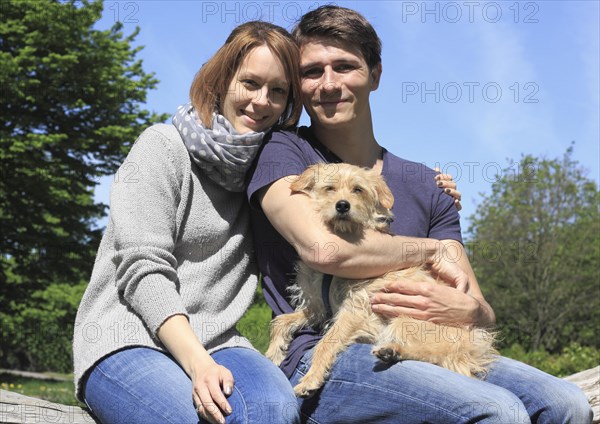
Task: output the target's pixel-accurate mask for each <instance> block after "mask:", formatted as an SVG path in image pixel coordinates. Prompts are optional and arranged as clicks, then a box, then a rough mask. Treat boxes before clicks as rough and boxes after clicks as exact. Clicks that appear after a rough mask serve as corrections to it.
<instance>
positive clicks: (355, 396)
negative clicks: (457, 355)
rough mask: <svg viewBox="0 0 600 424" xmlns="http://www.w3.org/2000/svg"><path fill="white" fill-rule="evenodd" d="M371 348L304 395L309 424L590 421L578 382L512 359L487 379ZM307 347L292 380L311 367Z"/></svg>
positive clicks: (343, 357) (343, 361)
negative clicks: (384, 355) (394, 359)
mask: <svg viewBox="0 0 600 424" xmlns="http://www.w3.org/2000/svg"><path fill="white" fill-rule="evenodd" d="M371 348H372V346H371V345H367V344H354V345H351V346H350V347H349V348H348V349H347V350H346V351H344V352H343V353H342V354H340V356H339V357H338V359H337V361H336V363H335V364H334V366H333V368H332V370H331V374H330V376H329V379H328V380H327V382H326V383H325V385H324V386H323V388H322V389H321V390H320V391H319V392H318V393H317V394H316V395H315V396H314V397H312V398H309V399H305V400H301V401H300V405H301V414H302V420H303V422H308V423H336V424H341V423H378V424H380V423H394V424H399V423H473V422H484V423H498V424H508V423H529V422H536V423H552V424H559V423H573V424H585V423H590V422H591V420H592V411H591V408H590V406H589V404H588V402H587V399H586V397H585V395H584V394H583V392H582V391H581V390H580V389H579V388H578V387H577V386H575V385H574V384H571V383H569V382H566V381H563V380H561V379H558V378H556V377H553V376H551V375H548V374H546V373H544V372H542V371H540V370H538V369H536V368H533V367H530V366H528V365H525V364H523V363H520V362H517V361H513V360H511V359H508V358H502V357H500V358H498V360H497V361H496V362H495V363H494V366H493V368H492V369H491V370H490V372H489V373H488V375H487V377H486V378H485V380H484V381H482V380H478V379H475V378H470V377H465V376H462V375H459V374H457V373H454V372H452V371H448V370H446V369H444V368H441V367H438V366H435V365H432V364H429V363H425V362H418V361H410V360H406V361H402V362H398V363H396V364H393V365H391V366H390V365H385V364H383V363H382V362H381V361H379V360H378V359H377V358H376V357H375V356H374V355H372V354H371ZM312 354H313V351H312V350H311V351H309V352H307V353H306V354H305V355H304V357H303V359H302V361H301V362H300V364H299V365H298V367H297V369H296V371H295V372H294V374H293V375H292V378H291V382H292V385H296V384H297V383H298V381H299V380H300V378H301V377H302V376H303V375H304V374H305V373H306V372H307V371H308V369H309V367H310V363H311V359H312Z"/></svg>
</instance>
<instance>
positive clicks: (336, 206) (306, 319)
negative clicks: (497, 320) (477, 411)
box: [266, 164, 497, 397]
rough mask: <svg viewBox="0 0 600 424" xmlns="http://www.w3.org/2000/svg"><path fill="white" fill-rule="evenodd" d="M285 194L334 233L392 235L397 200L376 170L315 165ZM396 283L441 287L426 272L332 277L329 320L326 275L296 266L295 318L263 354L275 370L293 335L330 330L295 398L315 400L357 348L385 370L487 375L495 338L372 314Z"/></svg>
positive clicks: (275, 325)
mask: <svg viewBox="0 0 600 424" xmlns="http://www.w3.org/2000/svg"><path fill="white" fill-rule="evenodd" d="M290 188H291V189H292V191H294V192H302V193H305V194H308V195H309V196H310V197H311V198H312V199H314V201H315V204H316V207H317V210H318V212H320V214H321V216H322V217H323V220H324V222H325V223H326V224H327V225H328V226H329V227H330V228H331V230H332V231H333V232H335V233H338V234H344V235H345V236H348V235H353V236H355V237H358V238H360V237H361V236H362V233H363V232H364V230H365V229H368V228H369V229H375V230H378V231H382V232H388V231H389V223H390V222H391V220H392V217H393V215H392V212H391V208H392V205H393V203H394V197H393V195H392V193H391V191H390V190H389V188H388V186H387V184H386V183H385V181H384V179H383V177H381V176H380V175H379V174H377V173H376V172H375V171H373V170H369V169H365V168H359V167H357V166H353V165H348V164H317V165H313V166H311V167H309V168H308V169H307V170H306V171H304V172H303V173H302V175H301V176H300V177H299V179H298V180H296V181H295V182H294V183H292V184H291V186H290ZM394 280H405V281H406V280H409V281H415V283H419V282H425V281H430V282H437V283H440V284H443V282H441V281H438V280H436V279H435V278H434V277H433V276H432V275H431V274H430V273H429V272H428V271H427V270H426V269H425V268H423V267H420V268H419V267H416V268H409V269H405V270H401V271H395V272H390V273H387V274H386V275H384V276H382V277H380V278H376V279H372V280H348V279H342V278H337V277H334V278H333V280H332V282H331V287H330V293H329V301H330V305H331V309H332V311H333V314H334V316H333V318H331V320H329V321H327V320H328V318H329V317H328V316H327V311H326V307H325V305H324V303H323V299H322V298H321V288H322V284H323V274H322V273H320V272H317V271H314V270H312V269H310V268H309V267H308V266H306V265H305V264H304V263H303V262H301V261H300V262H299V263H298V264H297V276H296V281H295V283H296V284H295V285H294V286H292V287H291V288H290V291H291V293H292V299H293V300H292V304H293V305H295V307H296V311H295V312H293V313H290V314H285V315H280V316H278V317H276V318H275V319H274V320H273V321H272V322H271V343H270V345H269V348H268V350H267V352H266V355H267V357H268V358H269V359H271V360H272V361H273V362H274V363H275V364H277V365H279V364H280V363H281V361H282V360H283V359H284V358H285V356H286V352H287V348H288V345H289V343H290V342H291V340H292V338H293V335H294V333H295V332H296V331H298V330H299V329H301V328H303V327H304V326H307V325H310V326H314V327H316V328H318V327H321V326H323V324H325V323H326V322H327V326H326V327H325V329H326V332H325V334H324V336H323V338H322V339H321V340H320V341H319V343H318V344H317V345H316V347H315V351H314V355H313V359H312V365H311V367H310V370H309V371H308V373H307V374H306V375H305V376H304V377H303V378H302V379H301V380H300V382H299V384H298V385H297V386H296V387H295V388H294V391H295V393H296V395H298V396H300V397H309V396H311V395H313V394H314V393H315V392H316V391H317V390H318V389H319V388H320V387H321V386H322V385H323V383H324V381H325V379H326V378H327V376H328V374H329V371H330V369H331V367H332V365H333V363H334V362H335V359H336V357H337V355H338V354H339V353H340V352H342V351H343V350H344V349H346V348H347V347H348V346H349V345H350V344H352V343H357V342H362V343H371V344H374V347H373V354H374V355H376V356H377V357H378V358H379V359H380V360H382V361H383V362H386V363H393V362H396V361H400V360H402V359H413V360H419V361H425V362H431V363H433V364H436V365H439V366H442V367H445V368H448V369H450V370H453V371H456V372H458V373H460V374H464V375H467V376H476V375H481V374H484V373H485V372H486V369H487V366H488V365H489V364H490V363H491V362H492V361H493V358H494V356H495V354H496V353H497V352H496V351H495V349H494V347H493V344H494V338H495V336H494V333H492V332H489V331H487V330H484V329H479V328H471V327H457V326H450V325H442V324H435V323H432V322H427V321H421V320H417V319H414V318H410V317H407V316H399V317H396V318H393V319H390V318H386V317H384V316H382V315H380V314H376V313H373V311H372V310H371V305H370V301H369V298H370V296H371V295H373V294H375V293H377V292H379V291H381V290H382V289H383V288H384V287H385V286H386V285H387V284H388V283H390V282H391V281H394Z"/></svg>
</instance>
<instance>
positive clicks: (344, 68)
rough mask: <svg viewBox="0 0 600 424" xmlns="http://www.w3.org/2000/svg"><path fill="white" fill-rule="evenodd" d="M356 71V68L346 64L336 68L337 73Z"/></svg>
mask: <svg viewBox="0 0 600 424" xmlns="http://www.w3.org/2000/svg"><path fill="white" fill-rule="evenodd" d="M353 69H354V66H352V65H350V64H347V63H344V64H341V65H338V66H336V67H335V70H336V72H348V71H351V70H353Z"/></svg>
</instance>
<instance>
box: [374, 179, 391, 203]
mask: <svg viewBox="0 0 600 424" xmlns="http://www.w3.org/2000/svg"><path fill="white" fill-rule="evenodd" d="M375 192H377V197H378V198H379V204H380V205H381V207H383V208H385V209H392V206H394V195H393V194H392V192H391V191H390V189H389V187H388V185H387V184H386V182H385V180H384V179H383V177H381V176H379V178H377V183H376V184H375Z"/></svg>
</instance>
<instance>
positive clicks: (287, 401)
mask: <svg viewBox="0 0 600 424" xmlns="http://www.w3.org/2000/svg"><path fill="white" fill-rule="evenodd" d="M211 356H212V357H213V359H214V360H215V361H216V362H217V363H218V364H221V365H223V366H224V367H226V368H228V369H229V370H230V371H231V373H232V374H233V378H234V379H235V385H234V391H233V393H232V394H231V396H229V398H228V399H227V400H228V401H229V404H230V405H231V407H232V409H233V413H232V414H231V415H229V416H228V417H226V421H227V423H282V424H283V423H298V422H299V421H300V418H299V412H298V403H297V400H296V397H295V396H294V392H293V391H292V386H291V385H290V383H289V381H288V380H287V379H286V378H285V375H284V374H283V372H281V370H279V368H277V367H276V366H275V365H274V364H273V363H272V362H271V361H269V360H268V359H267V358H265V357H264V356H262V355H261V354H260V353H258V352H256V351H253V350H250V349H245V348H228V349H222V350H219V351H217V352H215V353H213V354H212V355H211ZM84 396H85V401H86V403H87V405H88V406H89V408H90V409H91V410H92V412H93V413H94V415H95V416H96V417H98V418H99V419H100V421H101V422H102V423H105V424H108V423H127V424H135V423H139V424H152V423H173V424H187V423H199V422H200V423H204V422H205V421H204V420H201V419H200V418H199V416H198V414H197V413H196V409H195V407H194V403H193V401H192V382H191V380H190V379H189V377H188V376H187V374H186V373H185V372H184V371H183V369H181V368H180V367H179V365H178V364H177V362H175V360H174V359H173V358H172V357H171V356H170V355H167V354H165V353H162V352H159V351H157V350H154V349H148V348H131V349H126V350H122V351H119V352H116V353H114V354H112V355H110V356H109V357H107V358H105V359H104V360H102V361H101V362H100V363H99V364H98V365H96V366H95V367H94V368H93V370H92V371H91V373H90V375H89V377H88V379H87V382H86V385H85V391H84Z"/></svg>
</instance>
